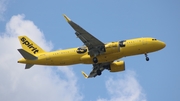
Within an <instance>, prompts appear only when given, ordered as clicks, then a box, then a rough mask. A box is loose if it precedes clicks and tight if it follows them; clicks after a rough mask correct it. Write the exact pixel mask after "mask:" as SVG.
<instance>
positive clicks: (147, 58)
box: [144, 53, 149, 61]
mask: <svg viewBox="0 0 180 101" xmlns="http://www.w3.org/2000/svg"><path fill="white" fill-rule="evenodd" d="M144 55H145V57H146V61H149V57H148V56H147V54H146V53H145V54H144Z"/></svg>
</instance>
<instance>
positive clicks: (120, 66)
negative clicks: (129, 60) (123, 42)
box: [109, 61, 125, 72]
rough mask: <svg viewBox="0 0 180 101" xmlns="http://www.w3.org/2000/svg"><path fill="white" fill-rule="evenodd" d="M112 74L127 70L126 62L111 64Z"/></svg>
mask: <svg viewBox="0 0 180 101" xmlns="http://www.w3.org/2000/svg"><path fill="white" fill-rule="evenodd" d="M109 69H110V72H119V71H124V70H125V62H124V61H116V62H113V63H111V64H110V68H109Z"/></svg>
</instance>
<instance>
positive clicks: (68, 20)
mask: <svg viewBox="0 0 180 101" xmlns="http://www.w3.org/2000/svg"><path fill="white" fill-rule="evenodd" d="M63 16H64V18H65V19H66V21H67V22H70V21H71V19H69V18H68V17H67V16H66V15H65V14H63Z"/></svg>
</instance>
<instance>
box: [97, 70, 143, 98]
mask: <svg viewBox="0 0 180 101" xmlns="http://www.w3.org/2000/svg"><path fill="white" fill-rule="evenodd" d="M106 88H107V90H108V93H109V95H110V99H105V98H99V99H98V100H97V101H146V97H145V94H144V93H143V91H142V87H141V86H140V84H139V83H138V81H137V79H136V74H135V72H134V71H126V74H125V75H124V77H122V75H121V76H118V77H117V78H112V77H111V78H109V79H108V80H107V81H106Z"/></svg>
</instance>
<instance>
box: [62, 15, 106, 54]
mask: <svg viewBox="0 0 180 101" xmlns="http://www.w3.org/2000/svg"><path fill="white" fill-rule="evenodd" d="M63 16H64V18H65V19H66V21H67V22H68V23H69V24H70V25H71V27H72V28H73V29H74V30H75V31H76V33H75V34H76V35H77V37H78V38H79V39H80V40H81V41H82V42H83V43H84V44H85V45H86V46H87V47H88V50H89V55H90V56H97V55H100V54H102V53H104V52H105V51H106V50H105V45H104V43H103V42H101V41H100V40H98V39H97V38H95V37H94V36H93V35H91V34H90V33H89V32H87V31H86V30H84V29H83V28H81V27H80V26H79V25H78V24H76V23H74V22H73V21H71V20H70V19H69V18H68V17H67V16H66V15H63Z"/></svg>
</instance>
